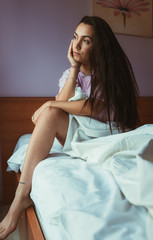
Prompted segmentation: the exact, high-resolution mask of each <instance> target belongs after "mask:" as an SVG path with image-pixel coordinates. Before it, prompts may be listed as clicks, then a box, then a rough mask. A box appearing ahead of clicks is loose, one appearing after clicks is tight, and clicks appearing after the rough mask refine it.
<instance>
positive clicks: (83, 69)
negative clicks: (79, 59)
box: [80, 65, 91, 76]
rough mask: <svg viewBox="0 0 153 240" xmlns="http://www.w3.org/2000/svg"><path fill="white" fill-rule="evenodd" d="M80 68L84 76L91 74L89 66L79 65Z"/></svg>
mask: <svg viewBox="0 0 153 240" xmlns="http://www.w3.org/2000/svg"><path fill="white" fill-rule="evenodd" d="M80 69H81V72H82V73H83V74H84V75H86V76H88V75H90V74H91V69H90V66H84V65H81V67H80Z"/></svg>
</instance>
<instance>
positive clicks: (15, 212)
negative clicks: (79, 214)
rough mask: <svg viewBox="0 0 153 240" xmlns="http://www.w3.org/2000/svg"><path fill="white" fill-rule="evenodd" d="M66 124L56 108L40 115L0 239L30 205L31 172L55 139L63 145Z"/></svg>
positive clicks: (66, 115)
mask: <svg viewBox="0 0 153 240" xmlns="http://www.w3.org/2000/svg"><path fill="white" fill-rule="evenodd" d="M68 122H69V118H68V114H67V113H65V112H64V111H62V110H60V109H58V108H46V109H45V110H44V112H43V114H41V116H40V118H39V120H38V122H37V124H36V126H35V128H34V131H33V133H32V136H31V139H30V142H29V146H28V150H27V153H26V157H25V160H24V165H23V170H22V173H21V178H20V182H22V183H23V184H19V185H18V187H17V190H16V194H15V198H14V200H13V202H12V204H11V207H10V209H9V211H8V213H7V215H6V217H5V218H4V220H3V221H2V222H1V223H0V239H5V238H6V237H7V236H8V235H9V234H10V233H11V232H12V231H14V230H15V228H16V226H17V223H18V220H19V217H20V215H21V213H22V211H23V210H25V209H26V208H27V207H29V206H30V205H32V200H31V199H30V196H29V194H30V191H31V182H32V175H33V171H34V169H35V167H36V165H37V164H38V163H39V162H40V161H42V160H43V159H45V158H46V157H47V156H48V153H49V151H50V149H51V147H52V144H53V141H54V138H55V137H57V138H58V140H59V141H60V142H61V144H62V145H64V142H65V139H66V135H67V129H68Z"/></svg>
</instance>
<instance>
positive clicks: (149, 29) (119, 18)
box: [92, 0, 153, 37]
mask: <svg viewBox="0 0 153 240" xmlns="http://www.w3.org/2000/svg"><path fill="white" fill-rule="evenodd" d="M152 8H153V5H152V0H92V15H94V16H99V17H102V18H103V19H104V20H106V22H107V23H108V24H109V25H110V27H111V28H112V30H113V32H115V33H119V34H128V35H134V36H143V37H153V18H152Z"/></svg>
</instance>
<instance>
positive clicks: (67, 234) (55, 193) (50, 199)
mask: <svg viewBox="0 0 153 240" xmlns="http://www.w3.org/2000/svg"><path fill="white" fill-rule="evenodd" d="M30 136H31V135H29V134H28V135H24V136H22V137H21V138H20V139H19V141H18V143H17V145H16V148H15V150H14V154H13V155H12V156H11V158H10V159H9V161H8V165H9V169H8V170H14V171H18V170H19V169H20V170H21V171H22V164H23V161H24V156H25V152H26V149H27V145H28V142H29V139H30ZM30 195H31V198H32V200H33V201H34V204H35V207H36V212H37V215H38V218H39V222H40V225H41V227H42V229H43V233H44V236H45V238H46V240H55V239H56V240H112V239H113V240H123V239H124V240H135V239H139V240H145V239H146V240H147V239H148V237H147V227H148V225H147V221H148V213H147V209H146V208H145V207H144V206H138V205H135V204H131V203H130V201H129V200H128V199H127V198H126V196H125V195H124V194H123V192H121V190H120V187H119V184H118V182H117V181H116V179H115V178H114V176H113V174H112V173H111V172H110V171H109V170H108V169H107V168H102V167H101V166H100V165H98V164H96V163H90V162H87V161H84V160H83V159H81V158H78V157H70V156H69V155H67V154H65V153H63V149H62V146H61V145H60V144H59V142H58V141H57V140H56V139H55V141H54V144H53V148H52V150H51V152H50V154H49V156H48V157H47V158H46V159H45V160H43V161H42V162H40V163H39V164H38V165H37V166H36V168H35V170H34V173H33V179H32V190H31V193H30Z"/></svg>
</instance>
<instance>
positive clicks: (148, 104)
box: [0, 97, 153, 240]
mask: <svg viewBox="0 0 153 240" xmlns="http://www.w3.org/2000/svg"><path fill="white" fill-rule="evenodd" d="M49 99H52V100H53V99H54V97H52V98H49V97H0V147H1V168H2V185H3V203H5V204H6V203H11V201H12V200H13V197H14V193H15V189H16V186H17V183H18V180H19V174H16V173H14V172H6V168H7V160H8V158H9V157H10V156H11V154H12V153H13V149H14V147H15V145H16V143H17V140H18V139H19V137H20V136H22V135H23V134H27V133H32V129H33V124H32V122H31V116H32V113H33V112H34V111H35V110H36V109H37V108H38V107H40V106H41V105H42V104H43V103H44V102H46V101H48V100H49ZM138 112H139V117H140V125H143V124H146V123H153V97H139V98H138ZM18 227H19V230H20V235H21V240H38V239H39V240H44V239H45V238H44V236H43V233H42V231H41V227H40V225H39V221H38V220H37V217H36V214H35V210H34V207H30V208H28V209H27V210H26V211H25V212H24V213H23V214H22V216H21V218H20V222H19V226H18Z"/></svg>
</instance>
